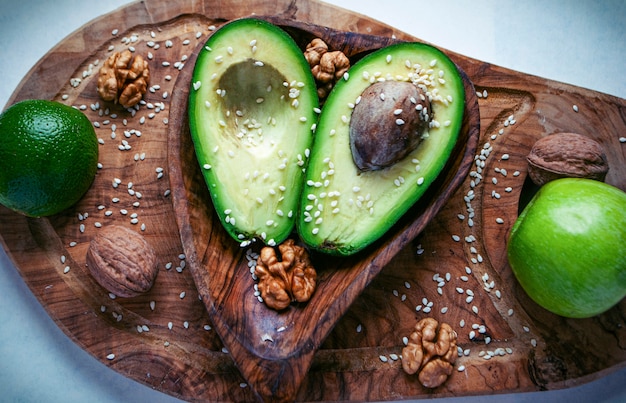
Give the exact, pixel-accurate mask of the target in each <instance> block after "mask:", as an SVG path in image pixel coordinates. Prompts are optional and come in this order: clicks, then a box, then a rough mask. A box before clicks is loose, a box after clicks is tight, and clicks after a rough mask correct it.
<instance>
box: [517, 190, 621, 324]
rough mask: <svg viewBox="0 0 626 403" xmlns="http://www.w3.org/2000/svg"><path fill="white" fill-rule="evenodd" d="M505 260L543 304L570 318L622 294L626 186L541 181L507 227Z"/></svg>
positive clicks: (612, 302) (596, 310)
mask: <svg viewBox="0 0 626 403" xmlns="http://www.w3.org/2000/svg"><path fill="white" fill-rule="evenodd" d="M507 254H508V260H509V264H510V266H511V268H512V270H513V273H514V274H515V276H516V278H517V280H518V281H519V283H520V284H521V286H522V288H523V289H524V290H525V291H526V293H527V294H528V295H529V296H530V297H531V298H532V299H533V300H534V301H535V302H536V303H537V304H539V305H540V306H542V307H544V308H545V309H547V310H549V311H551V312H553V313H556V314H558V315H560V316H564V317H569V318H586V317H591V316H594V315H597V314H600V313H602V312H604V311H606V310H608V309H609V308H611V307H612V306H614V305H615V304H617V303H618V302H619V301H620V300H621V299H622V298H623V297H624V296H625V295H626V193H625V192H623V191H621V190H620V189H618V188H615V187H613V186H611V185H608V184H605V183H603V182H599V181H594V180H590V179H573V178H567V179H558V180H555V181H552V182H548V183H547V184H545V185H544V186H542V187H541V188H540V189H539V191H538V193H537V194H536V195H535V196H534V197H533V199H532V200H531V201H530V202H529V204H528V205H527V206H526V207H525V208H524V210H523V211H522V213H521V214H520V216H519V217H518V219H517V220H516V222H515V224H514V225H513V227H512V229H511V232H510V234H509V239H508V246H507Z"/></svg>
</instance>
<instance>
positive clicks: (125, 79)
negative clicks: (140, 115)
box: [98, 50, 150, 108]
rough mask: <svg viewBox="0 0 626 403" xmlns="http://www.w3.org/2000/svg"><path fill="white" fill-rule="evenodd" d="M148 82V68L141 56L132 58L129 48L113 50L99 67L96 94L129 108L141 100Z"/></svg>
mask: <svg viewBox="0 0 626 403" xmlns="http://www.w3.org/2000/svg"><path fill="white" fill-rule="evenodd" d="M149 82H150V69H149V68H148V62H147V61H146V60H144V58H143V57H141V56H140V55H136V56H135V57H134V58H133V54H132V53H131V52H130V50H125V51H123V52H122V53H120V52H115V53H113V54H112V55H111V56H109V58H108V59H107V60H106V61H105V62H104V64H103V65H102V67H100V72H99V76H98V94H99V95H100V97H101V98H102V99H103V100H105V101H113V102H115V103H119V104H120V105H122V106H123V107H125V108H129V107H131V106H134V105H136V104H137V103H138V102H139V101H140V100H141V97H143V95H144V94H145V93H146V90H147V89H148V83H149Z"/></svg>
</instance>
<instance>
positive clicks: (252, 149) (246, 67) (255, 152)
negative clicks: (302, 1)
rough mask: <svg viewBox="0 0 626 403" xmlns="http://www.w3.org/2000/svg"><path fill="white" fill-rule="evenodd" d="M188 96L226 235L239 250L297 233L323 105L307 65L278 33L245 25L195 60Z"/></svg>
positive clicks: (225, 33)
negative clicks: (308, 164)
mask: <svg viewBox="0 0 626 403" xmlns="http://www.w3.org/2000/svg"><path fill="white" fill-rule="evenodd" d="M191 86H192V87H191V89H190V95H189V127H190V131H191V136H192V139H193V142H194V147H195V150H196V156H197V159H198V162H199V164H200V167H201V169H202V173H203V175H204V179H205V181H206V184H207V186H208V188H209V191H210V194H211V199H212V201H213V205H214V207H215V210H216V212H217V215H218V216H219V218H220V220H221V222H222V224H223V225H224V228H225V229H226V230H227V231H228V233H229V234H230V235H231V236H232V237H233V238H234V239H236V240H237V241H239V242H240V243H241V245H242V246H246V245H248V244H249V243H250V242H252V241H253V240H255V239H260V240H262V241H263V242H265V243H266V244H268V245H275V244H279V243H281V242H282V241H283V240H284V239H285V238H286V237H287V236H288V235H289V234H290V233H291V231H292V230H293V227H294V221H295V217H296V211H297V206H298V203H299V198H300V193H301V190H302V183H303V176H304V168H305V165H306V160H307V156H308V154H309V149H310V147H311V144H312V140H313V133H312V126H313V125H314V124H315V122H316V120H317V113H316V111H317V112H319V109H318V106H319V100H318V97H317V92H316V87H315V81H314V78H313V76H312V74H311V72H310V68H309V65H308V63H307V61H306V59H305V58H304V56H303V53H302V51H301V50H300V49H299V48H298V46H297V45H296V43H295V42H294V40H293V39H292V38H291V37H290V36H289V35H288V34H287V33H286V32H284V31H283V30H282V29H280V28H279V27H277V26H275V25H273V24H271V23H268V22H266V21H263V20H259V19H253V18H246V19H240V20H235V21H233V22H230V23H228V24H226V25H224V26H223V27H221V28H220V29H219V30H217V31H216V32H215V33H214V34H213V35H212V36H211V37H210V38H209V39H208V40H207V42H206V44H205V46H204V48H203V49H202V51H201V52H200V53H199V55H198V59H197V61H196V65H195V68H194V72H193V79H192V83H191Z"/></svg>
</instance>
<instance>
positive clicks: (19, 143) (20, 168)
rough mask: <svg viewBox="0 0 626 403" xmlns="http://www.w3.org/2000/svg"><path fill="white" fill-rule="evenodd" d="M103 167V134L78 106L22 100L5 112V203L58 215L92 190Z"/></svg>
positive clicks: (0, 191)
mask: <svg viewBox="0 0 626 403" xmlns="http://www.w3.org/2000/svg"><path fill="white" fill-rule="evenodd" d="M97 169H98V139H97V138H96V133H95V130H94V128H93V126H92V124H91V122H90V121H89V119H87V117H86V116H85V115H84V114H83V113H82V112H81V111H79V110H78V109H75V108H72V107H71V106H67V105H64V104H61V103H59V102H54V101H47V100H25V101H21V102H18V103H16V104H14V105H12V106H11V107H9V108H8V109H7V110H5V111H4V112H3V113H2V114H1V115H0V203H1V204H3V205H5V206H6V207H8V208H10V209H12V210H14V211H17V212H19V213H22V214H24V215H27V216H32V217H40V216H49V215H53V214H56V213H58V212H60V211H62V210H65V209H66V208H68V207H70V206H72V205H73V204H75V203H76V202H77V201H78V200H79V199H80V198H81V197H83V195H84V194H85V193H86V192H87V190H88V189H89V187H90V186H91V183H92V182H93V180H94V177H95V175H96V171H97Z"/></svg>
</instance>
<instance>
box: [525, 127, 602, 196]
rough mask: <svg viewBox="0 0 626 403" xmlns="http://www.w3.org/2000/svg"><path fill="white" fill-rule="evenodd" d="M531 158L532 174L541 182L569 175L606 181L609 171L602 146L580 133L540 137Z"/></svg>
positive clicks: (536, 182)
mask: <svg viewBox="0 0 626 403" xmlns="http://www.w3.org/2000/svg"><path fill="white" fill-rule="evenodd" d="M527 160H528V176H530V179H532V181H533V182H534V183H535V184H536V185H538V186H542V185H544V184H546V183H547V182H549V181H551V180H554V179H559V178H568V177H569V178H587V179H595V180H599V181H604V179H605V177H606V174H607V172H608V171H609V163H608V161H607V158H606V153H605V151H604V149H603V148H602V146H601V145H600V144H599V143H598V142H596V141H595V140H593V139H591V138H589V137H586V136H583V135H581V134H577V133H555V134H551V135H549V136H546V137H543V138H541V139H539V140H538V141H537V142H536V143H535V144H534V145H533V147H532V149H531V150H530V154H528V157H527Z"/></svg>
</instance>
